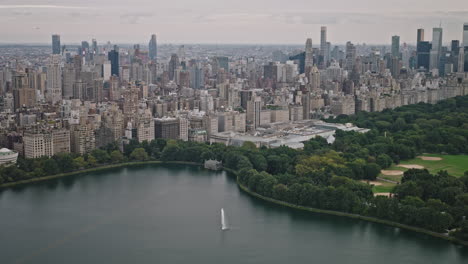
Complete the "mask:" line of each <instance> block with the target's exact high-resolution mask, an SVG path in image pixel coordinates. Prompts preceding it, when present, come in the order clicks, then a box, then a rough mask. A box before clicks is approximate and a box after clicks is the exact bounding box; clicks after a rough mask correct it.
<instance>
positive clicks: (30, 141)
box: [23, 129, 70, 159]
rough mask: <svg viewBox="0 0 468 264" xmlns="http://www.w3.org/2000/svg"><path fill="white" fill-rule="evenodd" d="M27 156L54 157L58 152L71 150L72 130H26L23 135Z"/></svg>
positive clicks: (31, 157)
mask: <svg viewBox="0 0 468 264" xmlns="http://www.w3.org/2000/svg"><path fill="white" fill-rule="evenodd" d="M23 143H24V156H25V157H26V158H30V159H33V158H39V157H43V156H47V157H52V156H53V155H56V154H58V153H69V152H70V131H68V130H66V129H52V130H48V131H34V132H25V133H24V135H23Z"/></svg>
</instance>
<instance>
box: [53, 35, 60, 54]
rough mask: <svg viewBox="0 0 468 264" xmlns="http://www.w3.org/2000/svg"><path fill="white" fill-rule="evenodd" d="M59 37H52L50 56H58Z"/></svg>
mask: <svg viewBox="0 0 468 264" xmlns="http://www.w3.org/2000/svg"><path fill="white" fill-rule="evenodd" d="M60 53H62V52H61V46H60V35H52V54H60Z"/></svg>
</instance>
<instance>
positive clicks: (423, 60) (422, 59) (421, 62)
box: [417, 41, 431, 70]
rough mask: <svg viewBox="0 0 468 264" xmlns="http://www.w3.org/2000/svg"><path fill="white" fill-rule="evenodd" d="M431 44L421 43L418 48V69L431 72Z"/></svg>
mask: <svg viewBox="0 0 468 264" xmlns="http://www.w3.org/2000/svg"><path fill="white" fill-rule="evenodd" d="M430 52H431V43H429V41H420V42H419V43H418V46H417V67H418V69H419V68H424V69H425V70H429V63H430Z"/></svg>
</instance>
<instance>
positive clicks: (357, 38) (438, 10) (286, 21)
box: [0, 0, 468, 45]
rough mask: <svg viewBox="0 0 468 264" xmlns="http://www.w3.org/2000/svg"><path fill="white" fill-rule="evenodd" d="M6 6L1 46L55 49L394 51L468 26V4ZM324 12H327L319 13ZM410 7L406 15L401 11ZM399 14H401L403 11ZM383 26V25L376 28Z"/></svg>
mask: <svg viewBox="0 0 468 264" xmlns="http://www.w3.org/2000/svg"><path fill="white" fill-rule="evenodd" d="M2 2H3V3H1V4H0V22H1V23H2V24H3V25H12V26H8V27H5V26H4V27H1V28H0V34H1V36H2V37H1V41H0V42H1V43H6V44H14V43H35V44H42V43H43V44H47V43H50V41H51V40H50V38H51V34H55V33H56V34H60V35H61V40H62V42H63V43H80V42H81V41H82V40H90V39H92V38H96V39H97V40H98V41H99V42H100V43H103V42H107V41H111V42H113V43H147V42H148V41H149V38H150V35H151V34H153V33H154V34H157V35H158V42H159V43H168V44H169V43H173V44H178V43H179V44H181V43H200V44H277V45H278V44H279V45H290V44H294V45H296V44H302V43H303V42H304V41H305V39H306V38H308V37H311V38H312V39H313V43H314V44H315V45H316V44H318V43H319V39H320V27H321V26H327V27H328V36H327V39H328V41H330V42H331V43H332V44H344V43H346V42H347V41H352V42H353V43H366V44H370V45H388V44H389V43H390V42H391V36H392V35H399V36H401V43H404V42H406V43H409V44H411V43H415V42H416V30H417V28H424V29H425V31H426V34H425V36H426V40H431V39H432V28H433V27H438V26H439V24H441V26H442V28H443V29H444V35H443V42H444V43H449V42H450V40H452V39H461V35H462V26H463V23H465V22H468V2H466V1H464V0H447V1H444V2H442V1H432V3H428V2H427V1H422V0H415V1H411V2H407V1H403V0H395V1H370V0H356V1H353V2H349V1H344V0H339V1H333V2H323V1H317V0H291V1H288V3H287V4H285V3H284V2H283V1H279V0H269V1H267V0H256V1H247V0H238V1H235V2H224V1H223V2H222V3H221V2H220V1H216V0H198V1H191V0H180V1H174V2H154V1H151V0H134V1H132V2H131V3H128V2H127V1H123V0H95V1H92V0H66V1H65V0H42V1H36V0H3V1H2ZM317 6H320V8H317ZM400 6H404V8H402V7H400ZM397 7H399V8H397ZM375 21H379V23H375Z"/></svg>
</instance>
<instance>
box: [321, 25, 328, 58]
mask: <svg viewBox="0 0 468 264" xmlns="http://www.w3.org/2000/svg"><path fill="white" fill-rule="evenodd" d="M328 53H329V52H328V47H327V27H321V28H320V55H321V56H322V58H323V62H324V63H323V64H324V65H325V66H326V65H327V62H328V60H329V58H328Z"/></svg>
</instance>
